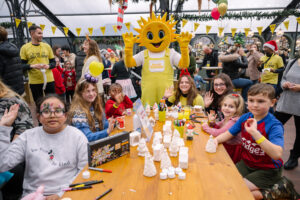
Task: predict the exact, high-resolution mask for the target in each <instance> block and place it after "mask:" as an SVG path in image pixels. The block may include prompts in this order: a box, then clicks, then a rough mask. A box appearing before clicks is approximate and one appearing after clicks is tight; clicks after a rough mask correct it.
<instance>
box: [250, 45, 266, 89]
mask: <svg viewBox="0 0 300 200" xmlns="http://www.w3.org/2000/svg"><path fill="white" fill-rule="evenodd" d="M262 56H263V54H262V53H261V52H259V49H258V46H257V44H252V45H251V46H250V50H249V52H248V53H247V55H246V57H247V60H248V68H247V70H246V76H247V77H249V78H250V80H251V81H252V82H253V84H255V83H258V79H259V77H260V72H259V71H258V67H259V63H260V58H261V57H262Z"/></svg>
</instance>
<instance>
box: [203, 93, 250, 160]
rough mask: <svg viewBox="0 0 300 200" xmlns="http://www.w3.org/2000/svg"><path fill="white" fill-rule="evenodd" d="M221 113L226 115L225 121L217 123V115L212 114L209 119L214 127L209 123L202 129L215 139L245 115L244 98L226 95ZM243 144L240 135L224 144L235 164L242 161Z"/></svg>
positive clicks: (236, 95)
mask: <svg viewBox="0 0 300 200" xmlns="http://www.w3.org/2000/svg"><path fill="white" fill-rule="evenodd" d="M221 111H222V113H223V115H224V119H223V120H222V121H220V122H217V123H215V120H216V115H215V114H212V113H210V115H209V116H208V119H209V122H210V125H212V126H213V127H212V128H211V127H209V125H208V124H207V123H205V124H203V125H202V128H203V130H204V131H205V132H207V133H209V134H211V135H213V136H215V137H216V136H218V135H220V134H221V133H224V132H225V131H227V130H228V129H229V128H231V127H232V126H233V125H234V124H235V123H236V121H237V120H238V119H239V117H240V116H241V115H242V114H243V111H244V100H243V98H242V97H241V96H240V95H238V94H228V95H226V96H225V97H224V99H223V101H222V102H221ZM241 143H242V140H241V136H240V134H238V136H237V137H235V138H232V139H231V140H229V141H227V142H226V143H224V147H225V149H226V151H227V153H228V154H229V156H230V157H231V159H232V161H233V162H234V163H237V162H239V161H240V160H241V159H240V151H241Z"/></svg>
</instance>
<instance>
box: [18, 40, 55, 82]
mask: <svg viewBox="0 0 300 200" xmlns="http://www.w3.org/2000/svg"><path fill="white" fill-rule="evenodd" d="M20 56H21V59H22V60H27V63H28V64H30V65H31V64H49V59H53V58H54V55H53V52H52V49H51V47H50V45H49V44H47V43H44V42H41V43H40V45H38V46H35V45H33V44H32V43H31V42H29V43H27V44H24V45H23V46H22V48H21V51H20ZM28 76H29V83H30V84H42V83H44V77H43V73H42V72H41V71H40V70H39V69H30V70H28ZM46 76H47V82H53V81H54V78H53V74H52V71H51V69H47V70H46Z"/></svg>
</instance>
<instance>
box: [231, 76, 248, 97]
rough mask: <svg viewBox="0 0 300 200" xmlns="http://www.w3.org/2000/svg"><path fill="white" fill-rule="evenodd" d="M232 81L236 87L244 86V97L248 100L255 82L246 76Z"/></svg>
mask: <svg viewBox="0 0 300 200" xmlns="http://www.w3.org/2000/svg"><path fill="white" fill-rule="evenodd" d="M232 83H233V85H234V87H235V88H242V97H243V98H244V100H245V101H247V93H248V90H249V88H250V87H251V85H252V84H253V83H252V81H251V80H249V79H245V78H237V79H233V80H232Z"/></svg>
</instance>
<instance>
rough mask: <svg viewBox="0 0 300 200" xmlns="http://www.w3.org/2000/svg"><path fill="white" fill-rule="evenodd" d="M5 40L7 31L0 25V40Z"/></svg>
mask: <svg viewBox="0 0 300 200" xmlns="http://www.w3.org/2000/svg"><path fill="white" fill-rule="evenodd" d="M6 40H7V31H6V29H5V28H4V27H3V26H0V42H4V41H6Z"/></svg>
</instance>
